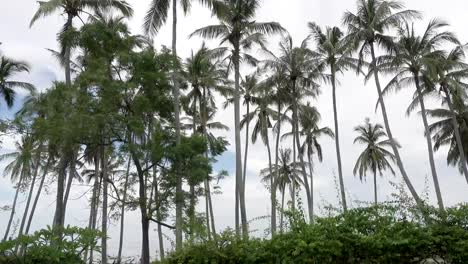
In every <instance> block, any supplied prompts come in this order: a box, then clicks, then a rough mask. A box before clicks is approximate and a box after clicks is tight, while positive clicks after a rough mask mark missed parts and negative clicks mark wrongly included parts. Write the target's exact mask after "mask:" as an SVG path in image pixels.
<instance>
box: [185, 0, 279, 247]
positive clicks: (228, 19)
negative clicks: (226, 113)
mask: <svg viewBox="0 0 468 264" xmlns="http://www.w3.org/2000/svg"><path fill="white" fill-rule="evenodd" d="M259 7H260V0H220V1H216V2H215V4H213V13H214V15H216V17H217V18H218V20H219V21H220V24H218V25H210V26H206V27H204V28H200V29H198V30H196V31H195V32H193V33H192V34H191V36H194V35H197V36H201V37H203V38H207V39H221V44H224V43H228V44H230V45H231V47H232V49H231V51H230V53H231V54H232V55H231V58H232V64H233V65H234V84H235V86H234V87H235V91H234V124H235V125H234V133H235V145H236V195H238V197H239V204H240V211H241V224H242V230H243V237H244V238H247V237H248V231H247V229H248V227H247V213H246V209H245V191H244V186H241V185H242V154H241V139H240V80H241V78H240V64H241V57H240V55H241V50H248V49H250V48H251V47H252V44H254V43H255V42H258V40H259V38H261V35H264V34H273V33H277V32H281V31H284V29H283V28H282V27H281V26H280V25H279V24H278V23H276V22H266V23H263V22H257V21H255V20H254V19H255V14H256V11H257V9H258V8H259ZM236 200H237V199H236ZM237 216H238V213H237V210H236V231H237V234H238V235H239V234H240V228H239V222H238V219H239V218H238V217H237Z"/></svg>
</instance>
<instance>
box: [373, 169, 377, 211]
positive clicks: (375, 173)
mask: <svg viewBox="0 0 468 264" xmlns="http://www.w3.org/2000/svg"><path fill="white" fill-rule="evenodd" d="M374 204H375V205H377V172H376V171H374Z"/></svg>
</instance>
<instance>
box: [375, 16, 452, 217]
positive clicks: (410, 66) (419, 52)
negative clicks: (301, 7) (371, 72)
mask: <svg viewBox="0 0 468 264" xmlns="http://www.w3.org/2000/svg"><path fill="white" fill-rule="evenodd" d="M446 26H448V24H447V23H445V22H443V21H440V20H437V19H433V20H431V22H429V24H428V26H427V28H426V30H425V32H424V34H423V35H422V36H418V35H416V33H415V30H414V25H410V24H409V23H404V24H403V25H401V26H399V27H398V41H397V42H396V43H395V44H394V45H393V46H392V49H393V52H392V54H390V55H386V56H384V57H381V58H380V59H378V60H379V65H378V67H380V68H381V70H382V71H387V72H390V73H395V77H393V79H392V80H390V82H389V84H388V85H387V87H386V88H385V90H384V91H383V93H384V94H385V93H387V92H389V91H391V90H395V89H400V88H402V87H405V86H406V87H408V86H412V84H414V85H415V88H416V99H417V100H418V102H419V106H420V108H421V117H422V121H423V125H424V132H425V136H426V142H427V149H428V154H429V163H430V167H431V173H432V179H433V181H434V188H435V191H436V196H437V203H438V205H439V209H440V210H444V203H443V199H442V194H441V191H440V186H439V179H438V177H437V170H436V167H435V162H434V152H433V149H432V140H431V135H430V133H429V124H428V121H427V116H426V106H425V104H424V98H423V93H424V90H423V88H426V89H430V88H431V87H430V86H427V85H424V84H425V83H424V79H425V78H426V77H425V76H424V75H423V73H424V72H425V71H427V69H428V68H429V67H430V66H429V65H430V64H431V63H432V62H433V61H436V60H438V59H439V58H441V57H443V56H444V52H443V51H442V50H439V48H440V46H441V45H443V44H445V43H457V42H458V40H457V39H456V38H455V36H454V35H453V33H451V32H447V31H441V30H442V29H444V28H445V27H446ZM426 92H427V91H426Z"/></svg>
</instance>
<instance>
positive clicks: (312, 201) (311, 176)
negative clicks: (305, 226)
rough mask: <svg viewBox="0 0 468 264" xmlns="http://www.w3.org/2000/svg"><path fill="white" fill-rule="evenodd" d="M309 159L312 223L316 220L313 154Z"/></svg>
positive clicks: (308, 156)
mask: <svg viewBox="0 0 468 264" xmlns="http://www.w3.org/2000/svg"><path fill="white" fill-rule="evenodd" d="M309 148H310V146H309ZM307 159H308V161H309V176H310V204H311V207H312V209H311V217H310V223H311V224H312V223H313V222H314V174H313V166H312V155H307Z"/></svg>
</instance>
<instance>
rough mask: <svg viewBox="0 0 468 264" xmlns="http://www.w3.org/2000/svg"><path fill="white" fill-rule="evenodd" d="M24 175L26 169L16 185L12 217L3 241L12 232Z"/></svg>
mask: <svg viewBox="0 0 468 264" xmlns="http://www.w3.org/2000/svg"><path fill="white" fill-rule="evenodd" d="M23 177H24V170H23V172H22V173H21V175H20V178H19V181H18V184H17V185H16V192H15V198H14V199H13V205H12V206H11V213H10V219H9V220H8V225H7V228H6V231H5V235H4V236H3V240H2V242H4V241H6V240H7V239H8V234H9V233H10V228H11V223H12V221H13V217H14V216H15V212H16V201H18V194H19V191H20V188H21V184H22V183H23Z"/></svg>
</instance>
